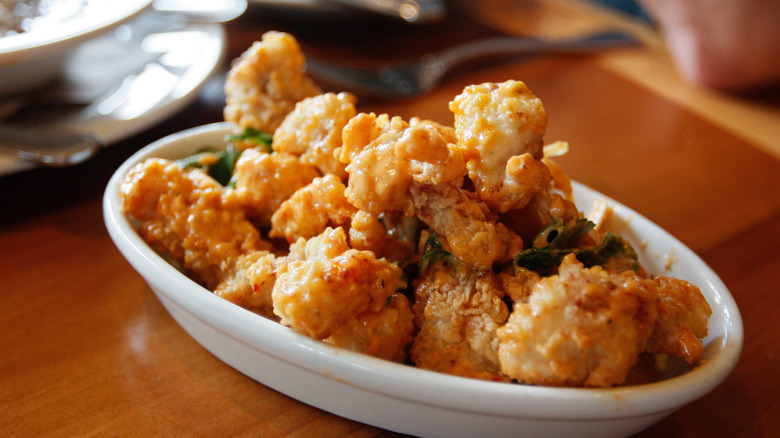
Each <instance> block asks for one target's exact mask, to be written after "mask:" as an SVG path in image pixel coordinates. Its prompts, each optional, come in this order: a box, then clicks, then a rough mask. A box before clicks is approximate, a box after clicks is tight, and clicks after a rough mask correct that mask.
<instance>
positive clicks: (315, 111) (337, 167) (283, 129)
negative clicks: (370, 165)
mask: <svg viewBox="0 0 780 438" xmlns="http://www.w3.org/2000/svg"><path fill="white" fill-rule="evenodd" d="M355 102H356V98H355V96H354V95H352V94H350V93H338V94H335V93H325V94H320V95H318V96H314V97H309V98H306V99H303V100H302V101H300V102H298V103H297V104H296V105H295V109H293V110H292V112H291V113H289V114H287V116H286V117H285V118H284V121H283V122H282V124H281V126H279V128H278V129H277V130H276V132H274V136H273V147H274V150H275V151H277V152H284V153H288V154H292V155H297V156H299V157H300V160H301V162H302V163H307V164H311V165H312V166H315V167H317V169H319V170H320V172H322V173H323V174H334V175H336V176H338V177H339V178H340V179H342V180H344V181H346V179H347V172H346V170H344V167H346V166H345V165H344V163H341V162H340V161H339V159H338V155H339V151H340V148H341V131H342V129H344V126H346V125H347V122H349V120H350V119H351V118H352V117H354V116H355V115H356V114H357V111H356V110H355Z"/></svg>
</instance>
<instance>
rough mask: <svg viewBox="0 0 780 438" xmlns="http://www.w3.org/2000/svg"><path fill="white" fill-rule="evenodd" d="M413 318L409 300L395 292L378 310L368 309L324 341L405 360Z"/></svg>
mask: <svg viewBox="0 0 780 438" xmlns="http://www.w3.org/2000/svg"><path fill="white" fill-rule="evenodd" d="M413 319H414V316H413V315H412V308H411V305H410V304H409V300H408V299H407V298H406V296H405V295H403V294H401V293H394V294H393V295H391V296H390V298H389V302H388V304H387V305H386V306H385V307H383V308H381V309H380V310H379V311H373V310H366V311H365V312H363V313H361V314H359V315H357V316H356V317H355V320H354V321H352V322H351V323H348V324H346V325H344V326H342V327H341V328H339V329H338V330H336V331H335V332H334V333H333V334H332V335H330V336H328V337H327V338H325V339H323V341H324V342H327V343H329V344H332V345H335V346H338V347H341V348H346V349H348V350H352V351H356V352H358V353H364V354H368V355H371V356H374V357H378V358H380V359H387V360H392V361H394V362H403V361H405V360H406V356H407V352H406V349H407V347H408V346H409V344H411V342H412V333H413V331H414V322H413Z"/></svg>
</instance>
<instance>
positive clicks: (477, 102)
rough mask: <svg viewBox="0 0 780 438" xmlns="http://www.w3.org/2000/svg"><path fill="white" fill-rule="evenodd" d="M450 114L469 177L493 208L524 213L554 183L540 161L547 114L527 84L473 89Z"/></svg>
mask: <svg viewBox="0 0 780 438" xmlns="http://www.w3.org/2000/svg"><path fill="white" fill-rule="evenodd" d="M450 110H451V111H452V112H453V114H454V115H455V132H456V134H457V136H458V139H459V142H458V146H459V147H460V148H461V149H462V151H463V156H464V157H465V159H466V161H467V163H468V169H469V177H470V178H471V180H472V181H473V182H474V185H475V186H476V189H477V193H479V196H480V197H481V198H482V199H483V200H484V201H485V202H487V203H488V204H489V205H490V206H491V207H493V208H495V209H496V210H497V211H500V212H506V211H508V210H517V209H521V208H523V207H524V206H525V205H527V204H528V202H529V201H530V199H531V198H532V197H533V196H534V195H535V194H536V193H537V192H539V191H540V190H542V189H543V188H545V187H546V186H547V185H548V184H549V182H550V180H551V176H550V171H549V169H548V168H547V166H545V165H544V164H543V163H541V162H540V161H539V160H541V158H542V156H543V154H542V146H543V144H544V142H543V136H544V132H545V130H546V128H547V113H546V112H545V110H544V106H543V105H542V101H541V100H540V99H539V98H538V97H536V96H534V95H533V94H532V93H531V91H530V90H529V89H528V87H527V86H526V85H525V84H524V83H523V82H520V81H506V82H503V83H500V84H494V83H485V84H480V85H471V86H468V87H466V89H465V90H463V93H461V94H460V95H458V96H457V97H456V98H455V99H454V100H453V101H452V102H450Z"/></svg>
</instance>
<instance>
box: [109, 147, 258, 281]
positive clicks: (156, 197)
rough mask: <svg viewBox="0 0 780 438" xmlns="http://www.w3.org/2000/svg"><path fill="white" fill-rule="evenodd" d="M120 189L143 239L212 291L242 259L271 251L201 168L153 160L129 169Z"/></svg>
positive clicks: (230, 274) (226, 278) (126, 206)
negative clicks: (184, 166)
mask: <svg viewBox="0 0 780 438" xmlns="http://www.w3.org/2000/svg"><path fill="white" fill-rule="evenodd" d="M120 190H121V197H122V209H123V210H124V211H125V214H127V215H128V216H129V217H130V218H131V220H132V222H133V224H134V225H135V228H136V230H138V233H139V234H140V235H141V237H142V238H143V239H144V240H145V241H146V242H147V243H148V244H149V245H150V246H152V247H153V248H154V249H155V250H157V251H158V252H160V253H162V254H164V255H165V256H166V257H168V258H169V259H170V260H171V261H173V262H174V263H176V264H177V265H179V266H181V267H182V268H183V269H184V270H185V271H186V272H187V273H188V275H190V276H191V277H192V278H194V279H195V280H196V281H199V282H202V283H203V284H204V285H205V286H206V287H207V288H209V289H211V290H214V289H215V288H216V287H218V285H219V284H220V283H222V282H224V281H228V280H229V279H230V278H232V277H234V276H235V275H236V271H237V268H236V262H237V260H238V259H239V257H241V256H245V255H248V254H252V253H255V252H257V251H268V250H270V249H271V245H270V243H268V242H266V241H264V240H263V239H262V238H261V237H260V233H259V232H258V230H257V229H256V228H255V227H254V226H252V224H251V223H250V222H249V221H248V220H247V219H246V217H245V215H244V212H243V210H242V209H241V207H240V206H239V205H238V203H236V202H235V201H234V200H233V198H231V197H229V196H223V195H224V193H223V187H222V186H221V185H220V184H219V183H218V182H216V181H215V180H214V179H212V178H211V177H210V176H208V175H207V174H205V173H204V172H202V171H201V170H199V169H187V170H184V169H182V168H181V167H179V165H178V164H176V163H175V162H173V161H169V160H164V159H157V158H151V159H148V160H145V161H144V162H142V163H139V164H138V165H136V166H135V167H134V168H133V169H131V170H130V172H128V174H127V176H126V177H125V180H124V182H123V183H122V185H121V188H120Z"/></svg>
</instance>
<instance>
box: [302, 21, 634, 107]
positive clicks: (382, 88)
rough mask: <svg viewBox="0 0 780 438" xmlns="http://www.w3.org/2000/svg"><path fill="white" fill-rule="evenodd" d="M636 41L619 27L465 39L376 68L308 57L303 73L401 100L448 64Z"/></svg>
mask: <svg viewBox="0 0 780 438" xmlns="http://www.w3.org/2000/svg"><path fill="white" fill-rule="evenodd" d="M636 44H638V40H637V39H636V38H635V37H634V36H632V35H630V34H627V33H624V32H614V31H609V32H602V33H596V34H591V35H585V36H579V37H575V38H566V39H554V40H545V39H538V38H524V37H498V38H487V39H481V40H475V41H471V42H467V43H464V44H461V45H457V46H455V47H451V48H448V49H445V50H442V51H440V52H436V53H431V54H427V55H423V56H422V57H420V58H418V59H415V60H413V61H411V62H403V63H400V64H396V65H390V66H385V67H381V68H379V69H362V68H350V67H344V66H337V65H332V64H328V63H326V62H323V61H320V60H317V59H312V58H309V59H308V60H307V61H306V72H307V73H308V74H309V75H310V76H311V77H312V78H314V79H315V80H317V81H318V82H320V83H322V84H323V85H328V86H332V87H334V88H338V89H339V90H340V91H351V92H354V93H356V94H359V95H362V96H371V97H380V98H385V99H402V98H408V97H414V96H419V95H422V94H425V93H428V92H429V91H431V90H433V89H434V88H435V87H436V86H438V85H439V83H440V82H441V81H442V79H443V78H444V76H445V75H446V74H447V72H448V71H450V70H451V69H452V68H453V67H456V66H458V65H462V64H464V63H466V62H469V61H473V60H477V59H480V58H496V57H505V56H510V55H513V56H519V55H532V54H541V53H584V52H589V51H596V50H602V49H607V48H616V47H625V46H632V45H636Z"/></svg>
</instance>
